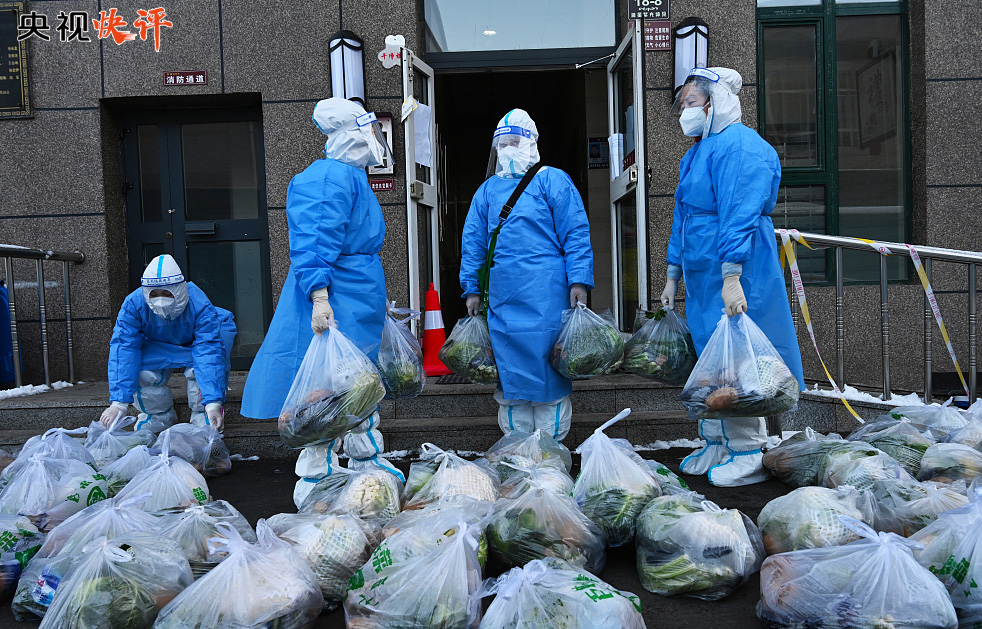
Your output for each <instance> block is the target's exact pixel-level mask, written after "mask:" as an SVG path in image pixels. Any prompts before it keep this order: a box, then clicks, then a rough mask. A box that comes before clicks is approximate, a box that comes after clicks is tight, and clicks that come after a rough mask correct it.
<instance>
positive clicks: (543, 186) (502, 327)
mask: <svg viewBox="0 0 982 629" xmlns="http://www.w3.org/2000/svg"><path fill="white" fill-rule="evenodd" d="M519 181H520V180H519V179H503V178H501V177H491V178H489V179H488V180H487V181H485V182H484V183H483V184H482V185H481V187H480V188H478V190H477V193H475V194H474V199H473V201H472V202H471V207H470V211H469V212H468V213H467V220H466V221H465V223H464V233H463V247H462V249H463V253H462V256H461V260H460V286H461V288H462V289H463V291H464V295H469V294H479V293H480V289H479V287H478V280H477V271H478V269H479V268H480V267H481V265H483V264H484V260H485V258H486V257H487V251H488V242H489V241H490V238H491V232H492V231H494V228H495V227H497V226H498V215H499V214H500V213H501V208H502V206H503V205H504V204H505V203H506V202H507V201H508V197H510V196H511V193H512V192H513V191H514V190H515V188H516V187H517V186H518V183H519ZM573 284H585V285H586V287H587V289H592V288H593V250H592V249H591V248H590V223H589V221H588V220H587V215H586V210H585V209H584V208H583V201H582V199H580V194H579V192H577V190H576V187H575V186H574V185H573V181H572V180H571V179H570V178H569V175H567V174H566V173H564V172H563V171H561V170H559V169H557V168H543V169H542V170H540V171H539V173H538V174H536V176H535V177H534V178H533V179H532V181H531V182H530V183H529V185H528V187H527V188H526V189H525V192H524V193H522V196H521V197H519V199H518V202H517V203H515V209H514V210H512V212H511V214H510V215H509V217H508V219H507V220H506V221H505V223H504V225H503V226H502V228H501V232H500V233H499V234H498V242H497V245H496V246H495V251H494V266H493V267H492V268H491V278H490V281H489V295H488V302H489V303H488V306H489V313H488V327H489V328H490V330H491V346H492V347H493V348H494V357H495V361H496V362H497V364H498V376H499V378H500V379H501V390H502V393H503V395H504V397H505V399H509V400H529V401H532V402H553V401H555V400H558V399H560V398H563V397H565V396H567V395H569V394H570V393H571V392H572V390H573V387H572V383H571V382H570V380H569V379H568V378H565V377H564V376H562V375H561V374H560V373H559V372H557V371H556V370H555V369H553V368H552V367H551V366H550V365H549V352H550V350H551V349H552V346H553V343H555V341H556V337H557V336H558V335H559V328H560V327H561V324H562V314H563V310H564V309H566V308H569V287H570V286H571V285H573Z"/></svg>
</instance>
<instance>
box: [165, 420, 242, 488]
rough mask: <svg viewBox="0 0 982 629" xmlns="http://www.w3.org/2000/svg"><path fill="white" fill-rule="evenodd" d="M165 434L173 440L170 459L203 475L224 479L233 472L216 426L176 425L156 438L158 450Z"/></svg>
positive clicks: (171, 441)
mask: <svg viewBox="0 0 982 629" xmlns="http://www.w3.org/2000/svg"><path fill="white" fill-rule="evenodd" d="M165 434H167V435H169V436H170V454H171V456H177V457H180V458H182V459H184V460H185V461H187V462H188V463H190V464H191V465H192V466H193V467H194V469H196V470H197V471H199V472H201V474H202V475H204V476H213V477H214V476H224V475H226V474H228V473H229V472H231V471H232V460H231V459H230V458H229V453H228V447H226V446H225V442H224V441H223V440H222V433H220V432H218V430H216V429H215V427H214V426H196V425H194V424H175V425H173V426H171V427H170V428H168V429H167V430H165V431H164V432H162V433H160V434H159V435H158V436H157V440H156V442H154V444H153V447H154V448H155V449H158V450H159V449H160V447H161V445H162V444H163V440H164V435H165Z"/></svg>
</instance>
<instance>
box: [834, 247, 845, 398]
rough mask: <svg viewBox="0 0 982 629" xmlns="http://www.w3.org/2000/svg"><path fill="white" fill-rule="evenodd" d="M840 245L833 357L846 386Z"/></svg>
mask: <svg viewBox="0 0 982 629" xmlns="http://www.w3.org/2000/svg"><path fill="white" fill-rule="evenodd" d="M842 276H843V272H842V247H836V248H835V357H836V374H835V375H836V377H837V378H838V379H839V384H840V385H841V386H843V387H844V386H846V324H845V305H844V304H845V293H844V291H843V289H842Z"/></svg>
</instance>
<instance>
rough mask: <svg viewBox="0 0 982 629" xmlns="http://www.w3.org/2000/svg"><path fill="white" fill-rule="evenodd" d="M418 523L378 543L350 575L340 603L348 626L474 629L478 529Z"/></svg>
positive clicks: (477, 601)
mask: <svg viewBox="0 0 982 629" xmlns="http://www.w3.org/2000/svg"><path fill="white" fill-rule="evenodd" d="M424 522H425V524H424V523H420V524H418V525H417V526H415V527H412V528H411V529H409V530H406V531H402V532H400V533H397V534H395V535H393V536H392V537H390V538H388V539H386V540H385V541H383V542H382V543H381V544H380V545H379V547H378V548H377V549H375V552H374V553H372V557H371V559H370V560H369V561H368V562H366V563H365V565H364V566H362V567H361V568H360V569H359V570H357V571H356V572H355V573H354V574H353V575H352V576H351V579H350V580H349V583H348V593H347V595H346V597H345V599H344V615H345V619H346V621H347V626H348V627H349V628H351V629H357V628H367V627H375V628H378V629H381V628H388V629H397V628H399V627H415V628H419V629H437V628H441V629H443V628H446V629H449V628H451V627H460V628H464V627H475V626H477V623H478V621H479V620H480V618H481V602H480V599H479V598H478V597H477V596H475V594H476V593H477V591H478V589H479V588H480V587H481V566H480V563H479V560H478V548H479V542H478V537H479V536H480V534H481V527H480V526H475V525H470V524H467V523H466V522H459V523H457V524H456V525H454V524H452V523H448V522H446V520H445V518H444V519H441V518H440V517H439V516H437V517H436V518H435V521H429V520H426V521H424ZM424 527H426V528H427V529H428V532H429V534H428V535H426V534H424V533H423V531H422V529H423V528H424Z"/></svg>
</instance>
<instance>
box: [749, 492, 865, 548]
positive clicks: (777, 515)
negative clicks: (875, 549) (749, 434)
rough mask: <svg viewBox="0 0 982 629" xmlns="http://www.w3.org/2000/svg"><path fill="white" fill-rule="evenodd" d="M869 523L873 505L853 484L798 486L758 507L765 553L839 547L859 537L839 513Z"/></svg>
mask: <svg viewBox="0 0 982 629" xmlns="http://www.w3.org/2000/svg"><path fill="white" fill-rule="evenodd" d="M840 515H848V516H850V517H852V518H855V519H857V520H859V521H861V522H865V523H866V524H869V525H872V524H873V522H874V514H873V505H872V504H871V503H870V500H869V497H868V495H865V496H864V495H863V494H862V493H860V492H859V490H857V489H856V488H855V487H850V486H844V487H838V488H836V489H829V488H827V487H799V488H798V489H795V490H794V491H792V492H791V493H790V494H787V495H785V496H779V497H777V498H775V499H774V500H771V501H770V502H768V503H767V504H766V505H764V508H763V509H761V510H760V515H759V516H757V525H758V526H759V527H760V532H761V535H763V538H764V549H765V550H766V551H767V554H768V555H774V554H776V553H786V552H788V551H792V550H802V549H804V548H823V547H825V546H842V545H843V544H848V543H849V542H854V541H856V540H857V539H859V534H858V533H856V532H855V531H853V530H852V529H850V528H847V527H846V526H845V525H843V524H842V522H840V521H839V518H838V516H840Z"/></svg>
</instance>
